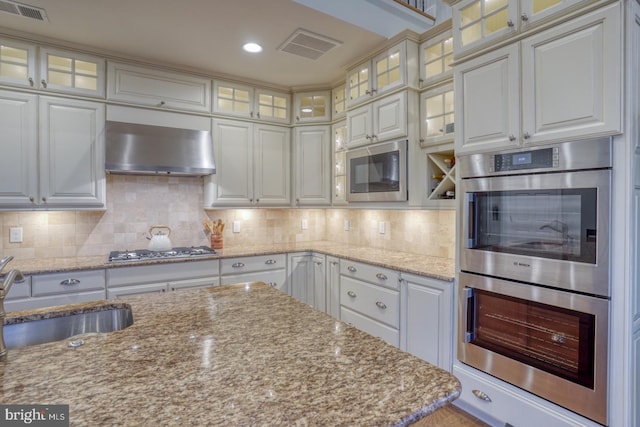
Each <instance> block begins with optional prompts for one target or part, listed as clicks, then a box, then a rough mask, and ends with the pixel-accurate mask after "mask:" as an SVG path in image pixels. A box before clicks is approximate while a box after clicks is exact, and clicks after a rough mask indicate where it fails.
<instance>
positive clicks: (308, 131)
mask: <svg viewBox="0 0 640 427" xmlns="http://www.w3.org/2000/svg"><path fill="white" fill-rule="evenodd" d="M330 133H331V128H330V126H324V125H322V126H300V127H297V128H296V129H295V138H294V145H293V147H294V148H293V153H294V158H295V162H294V177H295V178H294V182H295V184H294V185H295V205H296V206H327V205H330V204H331V176H332V171H333V169H332V168H331V159H332V156H331V146H332V144H331V141H330V136H329V135H330Z"/></svg>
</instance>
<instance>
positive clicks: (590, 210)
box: [467, 188, 597, 264]
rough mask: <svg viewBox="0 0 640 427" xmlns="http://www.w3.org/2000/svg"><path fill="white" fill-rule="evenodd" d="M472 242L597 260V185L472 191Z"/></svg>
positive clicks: (500, 249)
mask: <svg viewBox="0 0 640 427" xmlns="http://www.w3.org/2000/svg"><path fill="white" fill-rule="evenodd" d="M469 200H471V201H470V202H469V205H468V209H469V215H470V216H471V218H472V221H473V223H474V227H471V228H470V233H472V235H470V236H469V240H468V244H467V247H468V248H471V249H482V250H485V251H493V252H506V253H512V254H517V255H530V256H536V257H543V258H552V259H561V260H567V261H576V262H584V263H589V264H595V263H596V237H597V236H596V234H597V233H596V224H597V205H596V204H597V190H596V189H595V188H579V189H558V190H525V191H489V192H477V193H471V194H470V198H469Z"/></svg>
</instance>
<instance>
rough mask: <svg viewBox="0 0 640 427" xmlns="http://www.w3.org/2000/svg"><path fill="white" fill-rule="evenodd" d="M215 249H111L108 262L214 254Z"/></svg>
mask: <svg viewBox="0 0 640 427" xmlns="http://www.w3.org/2000/svg"><path fill="white" fill-rule="evenodd" d="M215 254H216V251H214V250H213V249H211V248H210V247H207V246H191V247H178V248H172V249H171V250H168V251H150V250H148V249H136V250H132V251H129V250H125V251H112V252H110V253H109V262H125V261H126V262H130V261H148V260H156V259H174V258H191V257H197V256H204V255H215Z"/></svg>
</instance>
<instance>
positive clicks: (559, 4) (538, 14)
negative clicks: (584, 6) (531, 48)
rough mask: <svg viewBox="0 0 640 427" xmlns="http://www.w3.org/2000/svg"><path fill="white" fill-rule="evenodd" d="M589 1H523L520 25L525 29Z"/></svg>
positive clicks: (521, 2) (521, 3)
mask: <svg viewBox="0 0 640 427" xmlns="http://www.w3.org/2000/svg"><path fill="white" fill-rule="evenodd" d="M587 2H588V0H526V1H525V0H521V1H520V23H521V26H522V28H523V29H526V28H527V27H530V26H531V25H533V24H535V23H537V22H539V21H542V20H543V19H547V18H550V17H552V16H554V15H559V14H560V13H562V12H564V11H566V10H567V9H569V8H570V7H573V6H575V5H577V4H578V3H587Z"/></svg>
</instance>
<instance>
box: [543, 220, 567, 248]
mask: <svg viewBox="0 0 640 427" xmlns="http://www.w3.org/2000/svg"><path fill="white" fill-rule="evenodd" d="M545 228H548V229H549V230H553V231H555V232H556V233H560V234H561V235H562V242H563V243H565V244H567V243H569V239H570V236H569V226H568V225H567V224H566V223H564V222H562V221H558V220H554V221H552V222H550V223H548V224H545V225H543V226H542V227H540V230H544V229H545Z"/></svg>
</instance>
